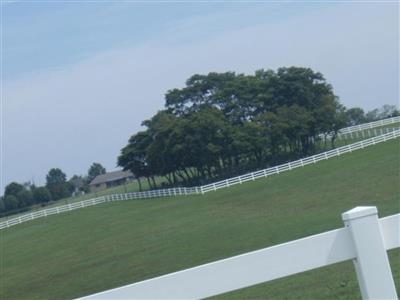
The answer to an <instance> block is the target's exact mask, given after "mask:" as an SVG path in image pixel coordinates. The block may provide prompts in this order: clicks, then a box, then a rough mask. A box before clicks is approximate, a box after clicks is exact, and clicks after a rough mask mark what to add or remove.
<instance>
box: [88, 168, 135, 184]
mask: <svg viewBox="0 0 400 300" xmlns="http://www.w3.org/2000/svg"><path fill="white" fill-rule="evenodd" d="M131 177H133V174H132V172H131V171H114V172H109V173H105V174H101V175H98V176H96V177H95V178H94V179H93V180H92V181H91V182H90V185H95V184H101V183H106V182H110V181H116V180H120V179H124V178H131Z"/></svg>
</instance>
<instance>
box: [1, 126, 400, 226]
mask: <svg viewBox="0 0 400 300" xmlns="http://www.w3.org/2000/svg"><path fill="white" fill-rule="evenodd" d="M394 128H395V129H398V128H399V123H394V124H388V125H384V126H380V127H376V128H374V129H372V130H371V132H370V133H371V134H372V135H373V130H376V131H377V134H378V135H379V134H380V131H379V130H380V129H382V130H386V129H394ZM368 131H369V129H366V130H361V131H358V137H356V134H355V133H353V138H350V136H348V137H347V138H346V139H340V140H339V139H337V140H336V141H335V146H336V147H341V146H345V145H348V144H352V143H355V142H359V141H361V140H364V139H366V138H368V137H369V136H370V135H369V133H368ZM362 134H364V136H365V137H364V138H363V137H362ZM323 144H324V143H323V142H322V141H321V142H320V147H321V151H327V150H329V149H331V147H330V146H331V145H330V142H328V143H327V149H326V150H322V149H323V147H324V146H323ZM155 180H156V183H157V186H158V187H160V186H161V184H162V183H165V184H167V180H166V179H165V178H164V177H160V176H156V177H155ZM142 188H143V190H144V191H146V190H150V186H149V184H148V182H147V180H144V179H143V180H142ZM138 191H139V184H138V182H137V181H136V180H135V181H133V182H131V183H128V184H125V185H120V186H116V187H112V188H108V189H106V190H103V191H99V192H96V193H87V194H85V195H81V196H75V197H68V198H64V199H60V200H57V201H52V202H49V203H47V204H46V205H45V207H43V206H42V205H38V204H36V205H33V206H31V207H30V208H27V209H26V210H23V211H21V212H20V213H14V214H11V215H8V216H3V217H0V221H4V220H9V219H12V218H15V217H17V216H19V215H24V214H26V213H29V212H33V211H37V210H42V209H44V208H51V207H55V206H60V205H65V204H68V203H74V202H79V201H83V200H87V199H92V198H96V197H100V196H104V195H112V194H122V193H130V192H138Z"/></svg>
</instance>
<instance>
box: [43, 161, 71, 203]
mask: <svg viewBox="0 0 400 300" xmlns="http://www.w3.org/2000/svg"><path fill="white" fill-rule="evenodd" d="M46 187H47V189H48V190H49V191H50V194H51V198H52V199H53V200H58V199H61V198H65V197H69V196H71V194H72V192H73V189H74V187H73V185H72V184H71V183H70V182H67V176H66V175H65V174H64V173H63V171H61V169H58V168H53V169H51V170H50V171H49V173H48V174H47V176H46Z"/></svg>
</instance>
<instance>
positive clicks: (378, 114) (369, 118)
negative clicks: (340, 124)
mask: <svg viewBox="0 0 400 300" xmlns="http://www.w3.org/2000/svg"><path fill="white" fill-rule="evenodd" d="M346 116H347V125H348V126H353V125H358V124H362V123H367V122H373V121H378V120H382V119H386V118H391V117H396V116H400V111H399V110H398V109H397V108H396V106H395V105H388V104H385V105H383V106H382V107H381V108H376V109H373V110H370V111H369V112H367V113H365V112H364V110H363V109H362V108H360V107H354V108H350V109H348V110H346Z"/></svg>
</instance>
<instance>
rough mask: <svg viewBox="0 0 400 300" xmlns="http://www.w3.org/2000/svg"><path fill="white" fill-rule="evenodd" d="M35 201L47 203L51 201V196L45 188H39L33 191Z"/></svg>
mask: <svg viewBox="0 0 400 300" xmlns="http://www.w3.org/2000/svg"><path fill="white" fill-rule="evenodd" d="M33 201H34V202H35V203H47V202H49V201H51V194H50V192H49V190H48V189H47V188H45V187H38V188H36V189H34V190H33Z"/></svg>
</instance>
